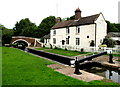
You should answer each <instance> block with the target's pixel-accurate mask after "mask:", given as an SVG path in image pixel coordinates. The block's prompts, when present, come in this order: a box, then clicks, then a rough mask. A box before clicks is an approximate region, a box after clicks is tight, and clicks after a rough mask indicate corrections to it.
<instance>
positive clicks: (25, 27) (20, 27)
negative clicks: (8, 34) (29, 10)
mask: <svg viewBox="0 0 120 87" xmlns="http://www.w3.org/2000/svg"><path fill="white" fill-rule="evenodd" d="M13 30H14V31H15V32H14V35H15V36H19V35H20V36H26V37H39V35H38V33H36V32H37V31H38V28H37V26H36V25H35V24H34V23H32V22H31V21H30V20H29V19H28V18H25V19H22V20H20V22H17V23H16V24H15V27H14V28H13Z"/></svg>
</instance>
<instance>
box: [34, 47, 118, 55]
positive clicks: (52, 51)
mask: <svg viewBox="0 0 120 87" xmlns="http://www.w3.org/2000/svg"><path fill="white" fill-rule="evenodd" d="M35 49H36V50H43V51H45V52H50V53H55V54H60V55H64V56H78V55H86V56H88V55H92V54H93V53H91V52H78V51H70V50H64V49H60V48H57V49H50V48H46V47H44V48H35ZM94 54H97V52H94ZM105 55H108V54H105ZM113 56H114V57H120V54H113Z"/></svg>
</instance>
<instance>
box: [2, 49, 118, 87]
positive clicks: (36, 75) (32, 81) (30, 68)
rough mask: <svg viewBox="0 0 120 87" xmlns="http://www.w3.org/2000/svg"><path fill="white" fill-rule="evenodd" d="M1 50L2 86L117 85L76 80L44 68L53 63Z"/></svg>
mask: <svg viewBox="0 0 120 87" xmlns="http://www.w3.org/2000/svg"><path fill="white" fill-rule="evenodd" d="M2 49H3V51H2V54H3V57H2V66H3V67H2V70H3V73H2V77H3V79H2V84H3V85H82V86H83V85H118V84H117V83H114V82H111V83H106V82H103V81H91V82H84V81H81V80H77V79H74V78H71V77H68V76H65V75H63V74H60V73H58V72H56V71H54V70H52V69H50V68H48V67H47V66H46V65H49V64H53V62H50V61H48V60H45V59H41V58H39V57H35V56H33V55H30V54H28V53H25V52H22V51H20V50H18V49H15V48H6V47H2ZM32 87H33V86H32Z"/></svg>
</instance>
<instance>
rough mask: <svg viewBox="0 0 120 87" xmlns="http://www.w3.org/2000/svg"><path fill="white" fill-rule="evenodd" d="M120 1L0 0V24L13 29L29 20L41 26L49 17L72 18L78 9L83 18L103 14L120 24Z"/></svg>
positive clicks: (107, 18)
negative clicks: (23, 21)
mask: <svg viewBox="0 0 120 87" xmlns="http://www.w3.org/2000/svg"><path fill="white" fill-rule="evenodd" d="M119 1H120V0H0V11H1V12H0V24H2V25H4V26H5V27H7V28H13V27H14V25H15V23H16V22H17V21H20V20H21V19H24V18H29V19H30V20H31V21H32V22H34V23H36V25H39V24H40V22H41V21H42V20H43V19H44V18H46V17H48V16H56V17H61V18H65V17H70V16H72V15H74V11H75V9H76V8H78V7H79V8H80V9H81V11H82V17H85V16H90V15H94V14H98V13H100V12H102V13H103V15H104V17H105V19H106V20H109V21H110V22H113V23H118V2H119Z"/></svg>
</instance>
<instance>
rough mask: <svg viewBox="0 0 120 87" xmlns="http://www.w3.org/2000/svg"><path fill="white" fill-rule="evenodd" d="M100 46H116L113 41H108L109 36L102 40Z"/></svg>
mask: <svg viewBox="0 0 120 87" xmlns="http://www.w3.org/2000/svg"><path fill="white" fill-rule="evenodd" d="M102 44H106V45H107V47H114V45H115V44H116V42H115V41H114V40H112V39H110V37H109V36H106V37H105V38H104V39H103V43H102Z"/></svg>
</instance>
